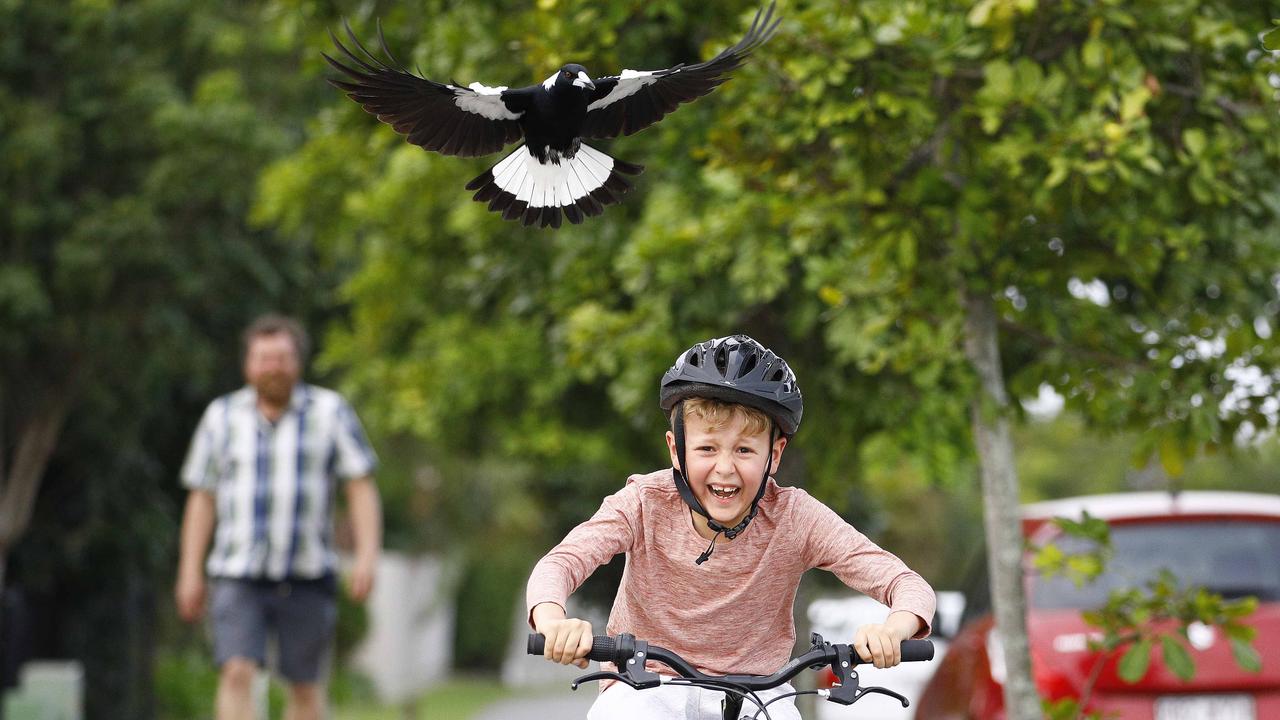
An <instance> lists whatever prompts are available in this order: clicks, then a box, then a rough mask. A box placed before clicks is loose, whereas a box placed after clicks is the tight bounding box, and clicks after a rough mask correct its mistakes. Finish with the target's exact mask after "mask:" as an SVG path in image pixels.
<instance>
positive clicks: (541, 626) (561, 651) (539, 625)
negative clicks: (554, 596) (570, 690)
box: [533, 603, 592, 669]
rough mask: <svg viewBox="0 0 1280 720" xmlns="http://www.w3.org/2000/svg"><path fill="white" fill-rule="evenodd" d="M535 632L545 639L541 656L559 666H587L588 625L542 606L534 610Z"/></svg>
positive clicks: (556, 607) (589, 644) (553, 608)
mask: <svg viewBox="0 0 1280 720" xmlns="http://www.w3.org/2000/svg"><path fill="white" fill-rule="evenodd" d="M533 622H534V629H535V630H537V631H538V632H540V633H542V634H543V635H545V636H546V638H547V639H546V646H545V647H546V649H545V650H543V651H542V656H543V657H545V658H546V659H548V660H550V661H551V662H557V663H560V664H561V665H569V664H571V663H572V664H573V665H577V666H578V667H580V668H583V669H585V668H586V667H587V664H588V663H587V653H589V652H591V639H592V635H591V623H589V622H587V621H586V620H579V619H577V618H566V617H565V616H564V610H563V609H561V608H560V606H558V605H554V604H551V603H542V604H540V605H538V606H537V607H536V608H534V613H533Z"/></svg>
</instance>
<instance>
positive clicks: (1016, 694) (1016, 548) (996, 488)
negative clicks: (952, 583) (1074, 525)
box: [964, 290, 1042, 720]
mask: <svg viewBox="0 0 1280 720" xmlns="http://www.w3.org/2000/svg"><path fill="white" fill-rule="evenodd" d="M964 302H965V355H966V356H967V357H968V359H969V362H970V363H972V364H973V368H974V370H975V371H976V372H977V374H978V379H979V382H980V385H981V389H980V391H979V392H978V393H977V395H976V396H975V398H974V400H973V407H972V422H973V440H974V444H975V446H976V447H977V451H978V465H979V467H980V468H981V472H982V505H983V514H984V516H985V522H986V533H987V567H988V569H989V571H990V573H991V600H992V605H993V607H994V611H995V618H996V630H997V631H998V632H999V637H1000V640H1001V645H1002V647H1003V648H1004V666H1005V672H1006V677H1005V681H1004V702H1005V708H1006V709H1007V711H1008V717H1009V719H1010V720H1039V718H1041V717H1042V712H1041V709H1040V697H1039V695H1038V694H1037V693H1036V688H1035V684H1034V683H1033V681H1032V679H1031V655H1030V652H1029V650H1028V642H1027V599H1026V593H1025V592H1024V591H1023V586H1022V527H1021V518H1020V515H1019V509H1018V508H1019V498H1018V474H1017V470H1016V469H1015V468H1014V465H1013V441H1012V440H1011V439H1010V436H1009V421H1008V418H1007V410H1008V407H1009V397H1008V393H1007V392H1006V391H1005V386H1004V374H1003V371H1002V369H1001V367H1000V347H999V342H998V339H997V336H996V311H995V305H994V304H993V303H992V301H991V297H990V296H989V295H987V294H983V293H978V292H974V291H972V290H970V291H967V292H966V293H965V296H964Z"/></svg>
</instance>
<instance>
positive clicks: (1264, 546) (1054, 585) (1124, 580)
mask: <svg viewBox="0 0 1280 720" xmlns="http://www.w3.org/2000/svg"><path fill="white" fill-rule="evenodd" d="M1055 544H1057V545H1058V547H1060V548H1061V549H1062V550H1063V551H1064V552H1067V553H1079V552H1083V551H1085V550H1087V549H1088V548H1089V543H1088V541H1085V540H1081V539H1078V538H1074V537H1064V538H1060V539H1059V540H1058V541H1056V543H1055ZM1111 544H1112V547H1113V549H1114V550H1115V555H1114V557H1112V559H1111V561H1110V562H1109V563H1108V564H1107V569H1106V572H1105V573H1103V574H1102V575H1101V576H1100V577H1099V578H1098V579H1097V580H1096V581H1094V582H1092V583H1089V584H1086V585H1084V586H1083V587H1076V586H1075V584H1074V583H1073V582H1072V581H1071V580H1069V579H1067V578H1065V577H1062V576H1057V577H1051V578H1046V577H1037V578H1036V579H1035V584H1034V589H1033V591H1032V604H1033V606H1034V607H1037V608H1041V609H1047V610H1052V609H1088V608H1097V607H1101V606H1102V605H1103V604H1105V603H1106V601H1107V596H1108V595H1109V594H1110V593H1111V591H1112V590H1114V589H1116V588H1122V587H1143V586H1145V585H1146V584H1147V583H1148V582H1150V581H1152V580H1155V579H1156V577H1157V576H1158V575H1159V573H1160V571H1161V570H1164V569H1167V570H1169V571H1171V572H1172V573H1173V574H1174V575H1175V576H1177V578H1178V580H1179V582H1180V584H1181V585H1182V586H1184V587H1185V586H1190V585H1203V586H1205V587H1207V588H1208V589H1209V590H1211V591H1213V592H1216V593H1220V594H1222V595H1223V596H1224V597H1226V598H1228V599H1230V598H1239V597H1244V596H1248V595H1252V596H1255V597H1257V598H1258V599H1259V600H1262V601H1268V600H1270V601H1275V600H1280V550H1278V549H1280V522H1243V521H1226V520H1222V521H1197V522H1161V523H1140V524H1133V525H1115V526H1112V528H1111Z"/></svg>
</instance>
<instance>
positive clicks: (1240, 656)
mask: <svg viewBox="0 0 1280 720" xmlns="http://www.w3.org/2000/svg"><path fill="white" fill-rule="evenodd" d="M1231 655H1232V656H1233V657H1234V658H1235V659H1236V664H1237V665H1239V666H1240V667H1242V668H1244V669H1245V670H1248V671H1249V672H1252V673H1256V672H1262V657H1261V656H1260V655H1258V651H1257V649H1256V648H1254V647H1253V643H1251V642H1249V641H1247V640H1241V639H1239V638H1234V637H1233V638H1231Z"/></svg>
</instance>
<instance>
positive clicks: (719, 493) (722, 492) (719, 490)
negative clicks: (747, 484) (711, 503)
mask: <svg viewBox="0 0 1280 720" xmlns="http://www.w3.org/2000/svg"><path fill="white" fill-rule="evenodd" d="M707 487H708V489H710V490H711V494H712V495H715V496H716V497H718V498H722V499H725V500H727V499H729V498H731V497H736V496H737V495H738V493H740V492H742V488H736V487H725V486H723V485H708V486H707Z"/></svg>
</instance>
